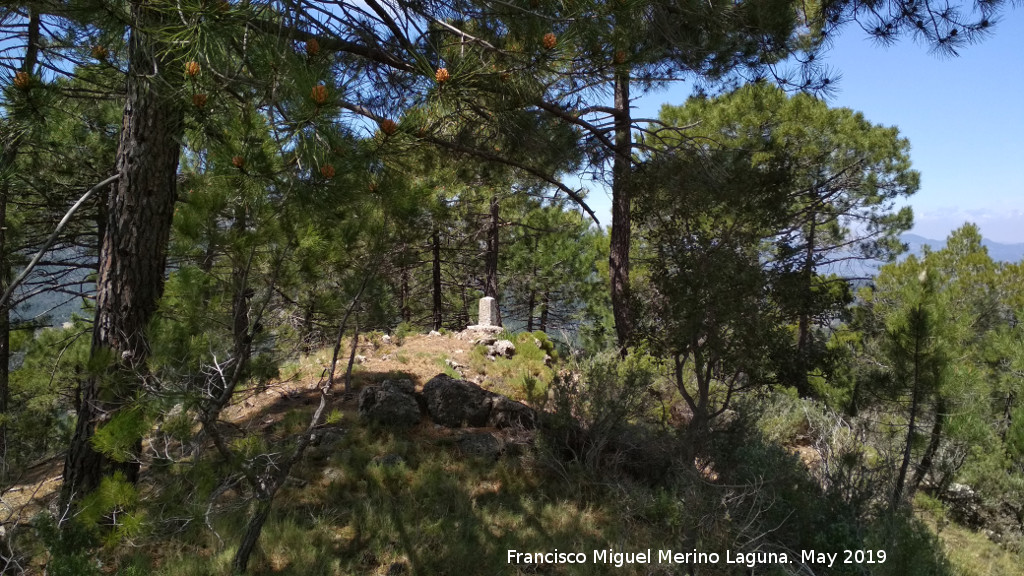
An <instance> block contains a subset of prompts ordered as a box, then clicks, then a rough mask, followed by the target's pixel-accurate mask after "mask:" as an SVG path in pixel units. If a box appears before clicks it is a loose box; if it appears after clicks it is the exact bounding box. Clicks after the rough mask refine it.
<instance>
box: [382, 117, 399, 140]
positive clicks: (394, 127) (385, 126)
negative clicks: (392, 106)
mask: <svg viewBox="0 0 1024 576" xmlns="http://www.w3.org/2000/svg"><path fill="white" fill-rule="evenodd" d="M380 129H381V132H383V133H385V134H387V135H388V136H391V135H392V134H394V133H395V132H398V124H396V123H395V121H394V120H391V119H387V120H384V121H383V122H381V123H380Z"/></svg>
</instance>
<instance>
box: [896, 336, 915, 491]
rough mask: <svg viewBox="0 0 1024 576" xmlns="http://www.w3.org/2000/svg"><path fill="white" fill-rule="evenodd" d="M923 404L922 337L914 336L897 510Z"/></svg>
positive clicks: (897, 478) (897, 486)
mask: <svg viewBox="0 0 1024 576" xmlns="http://www.w3.org/2000/svg"><path fill="white" fill-rule="evenodd" d="M920 403H921V335H920V334H914V388H913V390H912V392H911V395H910V420H909V422H907V440H906V445H905V446H904V447H903V462H902V463H901V464H900V471H899V475H898V476H897V477H896V487H895V488H893V491H892V502H891V507H892V509H893V510H895V509H896V508H897V507H899V505H900V502H902V501H903V496H904V486H905V485H906V481H907V470H908V469H909V468H910V455H911V449H912V447H913V443H914V434H915V433H916V432H917V428H916V425H917V410H918V406H919V405H920Z"/></svg>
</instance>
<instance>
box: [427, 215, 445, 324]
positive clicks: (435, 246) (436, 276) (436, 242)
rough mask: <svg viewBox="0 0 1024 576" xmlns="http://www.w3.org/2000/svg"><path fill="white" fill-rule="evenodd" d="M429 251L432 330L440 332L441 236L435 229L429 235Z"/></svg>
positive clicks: (441, 316) (441, 318)
mask: <svg viewBox="0 0 1024 576" xmlns="http://www.w3.org/2000/svg"><path fill="white" fill-rule="evenodd" d="M430 249H431V253H432V255H433V261H434V269H433V278H432V282H431V287H432V288H433V294H434V330H440V329H441V323H442V321H443V320H444V318H443V315H442V314H443V313H442V310H441V306H442V299H441V234H440V233H439V232H438V231H437V228H434V230H433V231H432V232H431V234H430Z"/></svg>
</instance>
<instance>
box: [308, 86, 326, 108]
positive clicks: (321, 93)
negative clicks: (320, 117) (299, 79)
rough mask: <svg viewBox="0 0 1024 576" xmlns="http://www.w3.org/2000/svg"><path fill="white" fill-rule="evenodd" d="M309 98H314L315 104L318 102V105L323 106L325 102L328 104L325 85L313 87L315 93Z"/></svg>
mask: <svg viewBox="0 0 1024 576" xmlns="http://www.w3.org/2000/svg"><path fill="white" fill-rule="evenodd" d="M309 97H310V98H312V99H313V102H316V103H317V104H323V103H324V102H327V86H324V85H323V84H317V85H316V86H313V91H312V92H310V95H309Z"/></svg>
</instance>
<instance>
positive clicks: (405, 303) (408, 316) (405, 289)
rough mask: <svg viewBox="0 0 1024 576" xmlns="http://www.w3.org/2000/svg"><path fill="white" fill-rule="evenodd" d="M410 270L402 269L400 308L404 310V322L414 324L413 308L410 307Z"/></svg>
mask: <svg viewBox="0 0 1024 576" xmlns="http://www.w3.org/2000/svg"><path fill="white" fill-rule="evenodd" d="M410 296H411V295H410V294H409V268H408V267H402V295H401V298H402V301H401V302H400V308H401V310H402V321H403V322H412V308H410V307H409V300H410Z"/></svg>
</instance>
